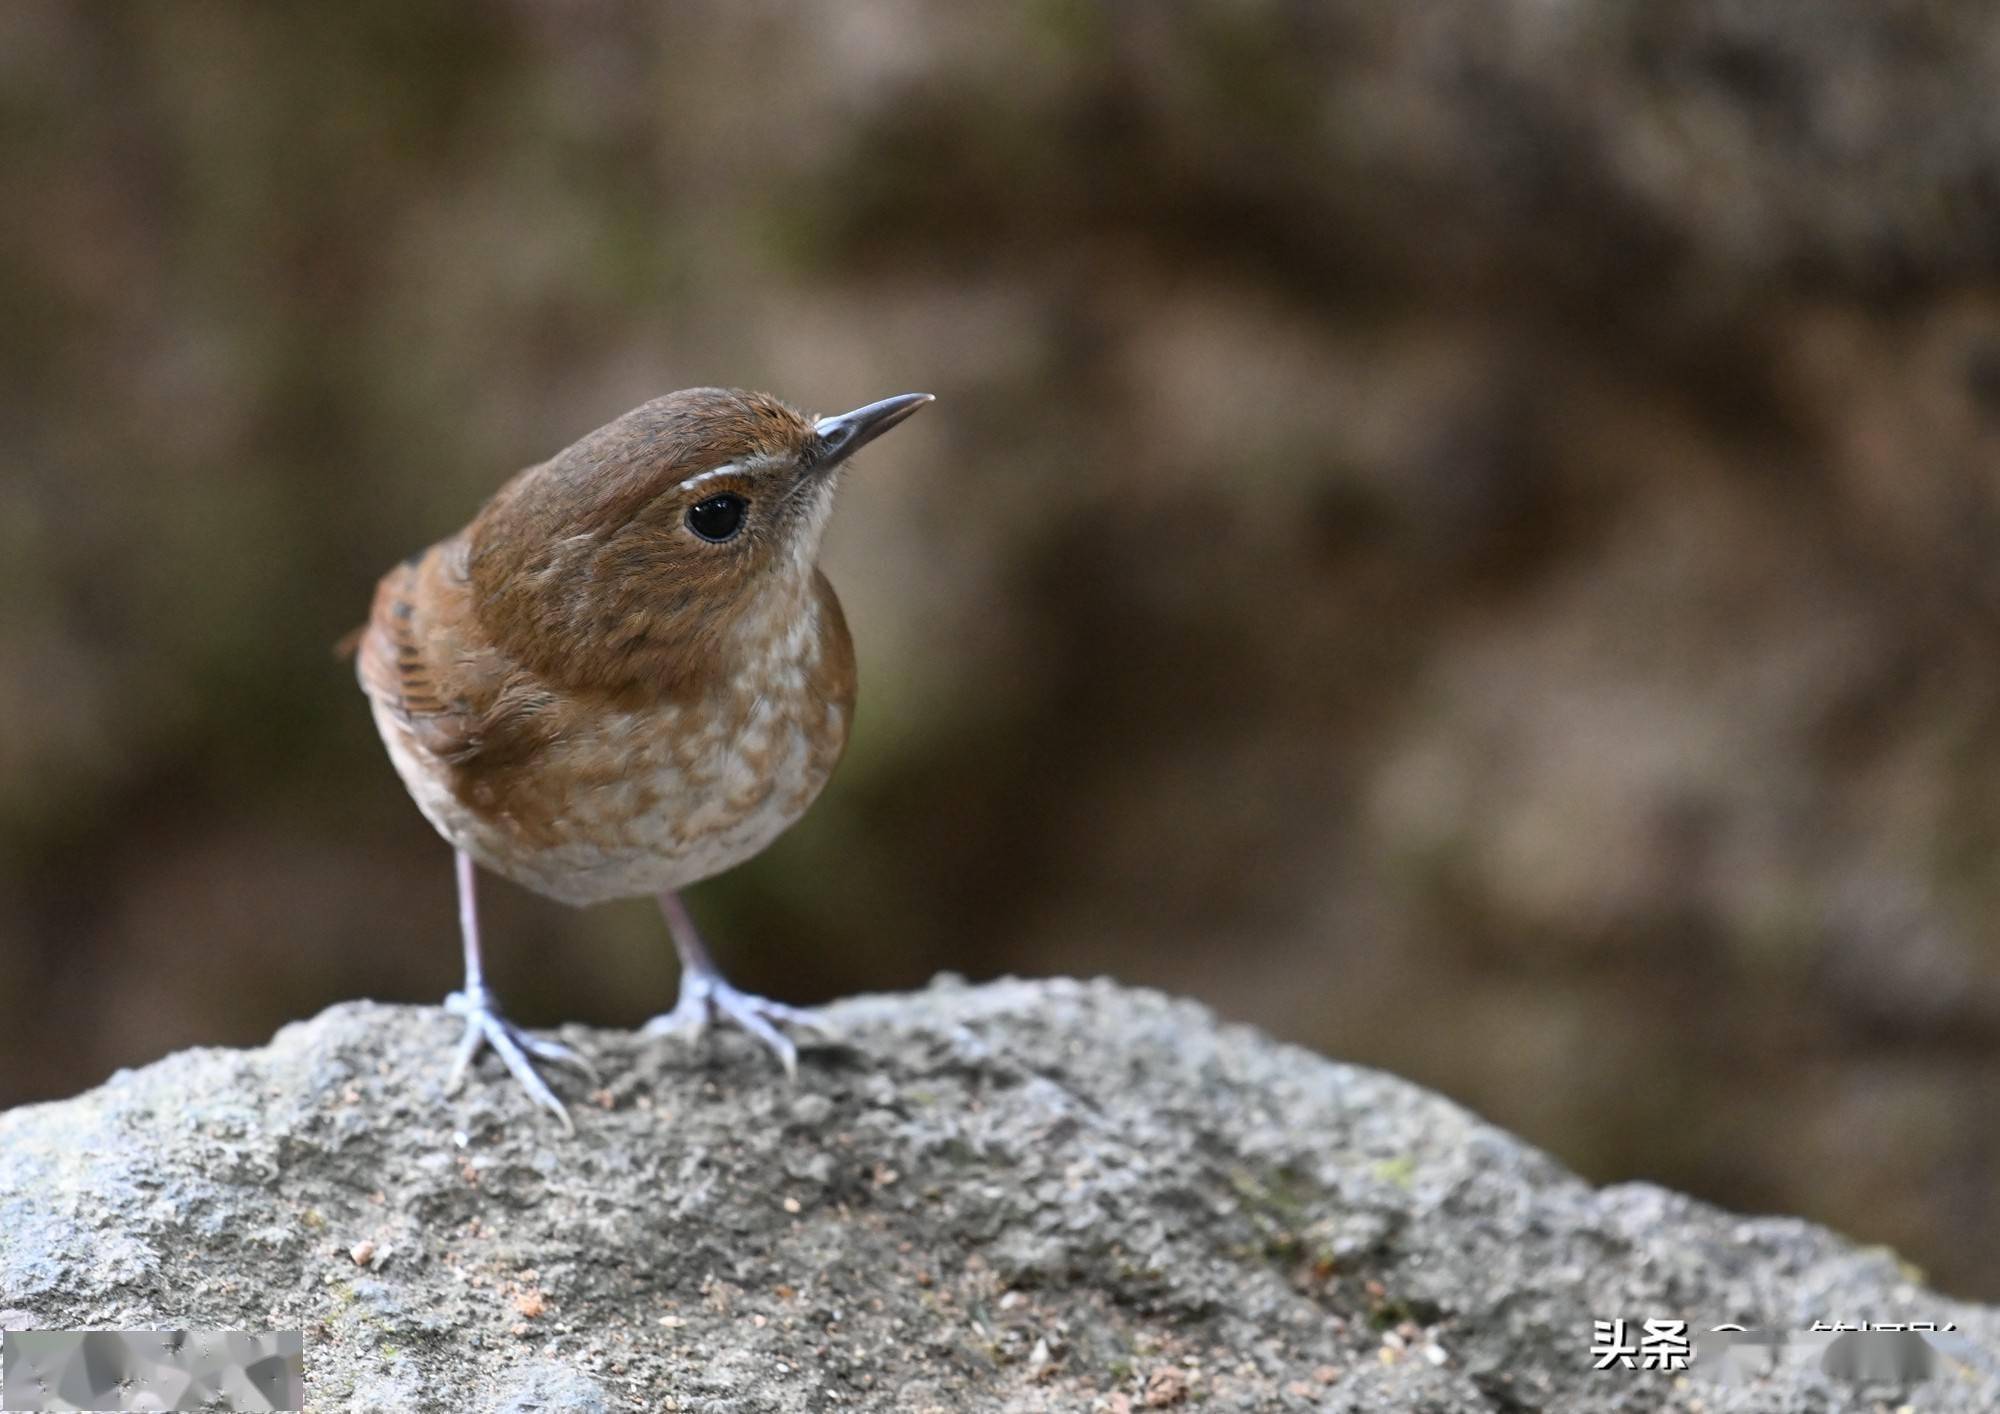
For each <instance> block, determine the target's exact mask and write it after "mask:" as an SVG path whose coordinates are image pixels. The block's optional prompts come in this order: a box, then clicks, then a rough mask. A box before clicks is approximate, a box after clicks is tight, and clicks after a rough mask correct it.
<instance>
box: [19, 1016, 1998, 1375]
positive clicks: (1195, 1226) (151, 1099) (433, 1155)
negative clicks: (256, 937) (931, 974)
mask: <svg viewBox="0 0 2000 1414" xmlns="http://www.w3.org/2000/svg"><path fill="white" fill-rule="evenodd" d="M827 1018H828V1020H827V1044H825V1045H823V1046H818V1047H815V1048H813V1049H812V1050H811V1051H810V1052H809V1053H808V1056H807V1058H806V1063H805V1065H804V1066H803V1069H802V1074H801V1077H800V1080H799V1083H798V1084H797V1085H796V1086H788V1085H786V1084H785V1083H784V1082H783V1081H782V1080H781V1079H780V1078H779V1077H778V1076H777V1074H776V1073H775V1072H774V1071H773V1070H772V1068H771V1066H770V1065H769V1062H768V1060H767V1059H766V1058H764V1057H763V1056H761V1055H760V1054H758V1053H756V1052H754V1051H753V1050H752V1049H751V1048H750V1047H749V1045H748V1044H747V1043H746V1042H744V1041H743V1039H742V1038H741V1037H739V1036H735V1035H733V1034H730V1035H723V1036H719V1037H717V1038H716V1039H715V1040H714V1041H713V1042H712V1048H711V1050H710V1051H709V1053H708V1054H707V1055H706V1056H697V1055H693V1054H690V1053H689V1052H687V1051H686V1050H684V1049H681V1048H677V1047H676V1046H674V1045H673V1044H671V1043H669V1042H665V1041H648V1040H643V1039H640V1038H638V1037H635V1036H632V1035H626V1034H622V1033H605V1032H593V1031H588V1030H584V1029H582V1028H573V1029H572V1030H570V1031H569V1032H568V1033H567V1035H568V1039H570V1040H571V1041H572V1042H574V1043H575V1044H577V1045H579V1046H581V1047H583V1048H584V1049H585V1050H586V1051H587V1052H589V1053H590V1054H591V1055H592V1056H593V1057H594V1058H595V1059H596V1061H597V1064H598V1065H599V1067H600V1068H601V1070H602V1072H603V1075H604V1077H605V1079H606V1083H607V1088H606V1089H605V1090H604V1091H601V1092H599V1093H598V1094H597V1095H596V1096H595V1097H594V1102H593V1100H592V1099H580V1100H579V1102H578V1103H577V1105H576V1111H577V1120H578V1132H577V1134H576V1136H575V1137H574V1138H565V1137H563V1136H562V1135H561V1134H560V1133H559V1132H558V1131H557V1130H556V1129H555V1127H554V1126H552V1125H551V1124H549V1123H547V1122H545V1121H544V1120H541V1119H539V1118H538V1117H537V1116H536V1115H535V1113H534V1112H533V1111H532V1110H531V1109H530V1108H529V1107H528V1106H527V1104H526V1103H525V1101H524V1100H523V1099H522V1098H521V1096H520V1095H519V1094H518V1093H517V1092H516V1091H515V1090H514V1088H513V1087H512V1086H511V1084H509V1083H505V1082H503V1080H502V1079H501V1078H500V1077H499V1076H498V1075H497V1074H496V1073H493V1072H492V1071H490V1070H488V1071H483V1072H482V1073H481V1074H480V1075H479V1076H477V1077H475V1079H474V1080H473V1082H471V1083H469V1084H468V1086H467V1088H466V1090H465V1092H464V1093H463V1094H462V1095H460V1096H459V1097H457V1098H453V1099H445V1098H443V1097H441V1096H440V1094H439V1076H440V1072H441V1070H442V1067H443V1064H444V1056H445V1053H446V1052H447V1051H448V1049H449V1046H450V1043H451V1041H452V1040H453V1038H454V1035H455V1024H454V1023H451V1022H448V1021H447V1020H446V1019H445V1018H443V1017H442V1016H441V1015H440V1014H439V1013H438V1012H437V1011H435V1010H425V1009H417V1008H410V1007H391V1006H381V1005H375V1004H370V1003H357V1004H351V1005H343V1006H339V1007H335V1008H333V1009H332V1010H330V1011H328V1012H326V1013H325V1014H324V1015H322V1016H320V1017H317V1018H316V1019H314V1020H312V1021H308V1022H304V1023H301V1024H298V1025H294V1026H290V1027H287V1028H286V1029H285V1030H284V1031H282V1032H281V1033H280V1034H279V1035H278V1036H277V1038H276V1039H275V1040H274V1041H273V1042H272V1043H271V1045H270V1046H268V1047H266V1048H264V1049H262V1050H254V1051H226V1050H202V1051H191V1052H186V1053H183V1054H180V1055H175V1056H171V1057H169V1058H167V1059H166V1060H163V1061H161V1062H159V1063H158V1064H155V1065H151V1066H148V1067H146V1068H145V1069H144V1070H141V1071H137V1072H125V1073H121V1074H119V1075H118V1076H116V1077H114V1078H113V1079H112V1080H111V1081H110V1083H108V1084H106V1085H104V1086H103V1087H101V1088H100V1089H97V1090H95V1091H92V1092H91V1093H89V1094H87V1095H84V1096H81V1097H79V1098H77V1099H75V1100H70V1101H66V1102H62V1103H58V1104H49V1105H40V1106H34V1107H29V1108H24V1109H20V1110H16V1111H13V1112H11V1113H9V1114H6V1115H0V1308H12V1309H11V1312H10V1316H11V1323H12V1324H15V1325H20V1324H30V1325H33V1326H37V1327H76V1326H87V1325H95V1326H110V1327H119V1326H124V1327H131V1326H142V1325H162V1324H171V1325H184V1326H205V1327H223V1328H238V1329H242V1328H249V1329H277V1328H291V1327H302V1328H303V1329H304V1330H305V1332H306V1348H307V1359H308V1387H309V1390H310V1391H311V1403H312V1407H313V1408H315V1409H321V1410H409V1411H420V1410H453V1411H458V1410H466V1409H479V1410H505V1411H518V1414H527V1411H531V1410H533V1411H595V1410H622V1409H645V1410H657V1409H702V1410H741V1411H752V1410H814V1411H817V1410H824V1409H831V1408H867V1409H894V1410H910V1411H917V1410H927V1409H940V1410H944V1409H951V1410H957V1409H1027V1410H1035V1409H1127V1408H1164V1407H1172V1406H1174V1405H1176V1404H1186V1405H1189V1406H1195V1405H1198V1406H1200V1407H1202V1408H1207V1409H1260V1410H1261V1409H1335V1410H1377V1409H1380V1410H1390V1409H1395V1410H1438V1411H1475V1412H1476V1411H1498V1412H1499V1414H1515V1412H1516V1411H1524V1410H1564V1411H1568V1410H1579V1411H1582V1410H1614V1409H1616V1410H1651V1409H1687V1410H1696V1409H1710V1410H1728V1409H1759V1410H1762V1409H1799V1410H1842V1409H1856V1410H1859V1409H1870V1408H1874V1407H1877V1405H1878V1403H1880V1402H1883V1401H1887V1402H1888V1403H1889V1404H1894V1403H1895V1402H1896V1401H1897V1400H1898V1399H1900V1398H1902V1397H1904V1395H1905V1394H1906V1393H1908V1392H1903V1391H1897V1390H1894V1389H1872V1390H1871V1389H1867V1388H1856V1387H1851V1386H1841V1385H1833V1384H1828V1383H1826V1382H1824V1381H1822V1380H1819V1379H1818V1378H1817V1377H1816V1376H1808V1375H1794V1376H1787V1377H1786V1380H1785V1381H1784V1382H1780V1383H1777V1384H1766V1385H1763V1386H1758V1387H1742V1388H1734V1387H1724V1386H1721V1385H1718V1384H1715V1383H1711V1382H1709V1381H1708V1380H1706V1379H1704V1378H1702V1377H1701V1376H1700V1375H1699V1374H1698V1373H1696V1374H1689V1375H1683V1376H1680V1377H1678V1379H1677V1378H1676V1377H1675V1376H1672V1375H1670V1374H1664V1373H1660V1372H1656V1371H1619V1370H1614V1371H1606V1372H1593V1371H1592V1370H1591V1369H1590V1366H1591V1360H1590V1358H1589V1346H1590V1344H1591V1336H1592V1332H1591V1322H1592V1320H1593V1318H1599V1317H1607V1318H1608V1317H1617V1316H1622V1317H1625V1318H1628V1319H1630V1320H1632V1321H1633V1322H1634V1323H1635V1325H1636V1323H1637V1322H1639V1321H1641V1320H1643V1319H1645V1318H1648V1317H1686V1318H1688V1319H1690V1320H1691V1321H1693V1322H1694V1323H1695V1325H1696V1327H1697V1329H1699V1328H1703V1327H1705V1326H1707V1325H1710V1324H1714V1323H1718V1322H1722V1321H1725V1320H1733V1321H1736V1322H1739V1323H1742V1324H1745V1325H1751V1326H1767V1327H1779V1328H1786V1329H1798V1328H1800V1327H1803V1326H1805V1325H1808V1324H1810V1322H1811V1321H1812V1320H1814V1319H1815V1318H1819V1317H1827V1318H1844V1319H1855V1320H1859V1319H1872V1320H1905V1321H1908V1320H1921V1319H1929V1320H1937V1321H1941V1322H1942V1321H1947V1320H1949V1321H1954V1322H1956V1323H1957V1324H1958V1326H1959V1328H1960V1330H1961V1331H1962V1332H1963V1333H1964V1334H1965V1335H1967V1336H1968V1337H1970V1338H1971V1339H1972V1340H1973V1341H1975V1342H1977V1343H1978V1344H1979V1345H1980V1346H1982V1347H1983V1348H1985V1349H2000V1313H1996V1312H1994V1311H1991V1310H1986V1309H1981V1308H1975V1307H1969V1306H1964V1305H1959V1304H1955V1303H1952V1302H1948V1301H1945V1300H1943V1299H1941V1298H1938V1297H1934V1296H1932V1295H1930V1294H1928V1293H1926V1292H1924V1291H1923V1290H1921V1289H1920V1288H1919V1287H1918V1286H1917V1284H1916V1282H1915V1281H1914V1280H1913V1278H1912V1276H1911V1274H1910V1273H1908V1272H1907V1271H1906V1270H1905V1269H1903V1268H1902V1267H1900V1266H1899V1264H1898V1262H1897V1260H1896V1258H1895V1257H1894V1256H1893V1254H1891V1253H1888V1252H1886V1251H1881V1250H1858V1249H1856V1248H1854V1247H1852V1246H1850V1245H1849V1244H1847V1243H1845V1242H1843V1241H1842V1240H1841V1239H1839V1238H1837V1237H1834V1236H1832V1235H1830V1234H1828V1233H1826V1232H1824V1231H1822V1230H1819V1229H1817V1228H1814V1227H1811V1226H1808V1225H1807V1224H1804V1223H1801V1222H1797V1221H1792V1220H1787V1219H1761V1218H1760V1219H1747V1218H1739V1217H1734V1216H1731V1215H1728V1214H1725V1213H1721V1212H1717V1211H1715V1210H1713V1209H1710V1208H1707V1207H1704V1206H1703V1205H1701V1204H1699V1203H1696V1202H1693V1201H1691V1200H1689V1199H1686V1198H1682V1197H1678V1196H1676V1195H1674V1194H1671V1193H1666V1192H1662V1191H1660V1190H1658V1189H1656V1188H1652V1187H1649V1186H1646V1185H1638V1184H1628V1185H1622V1186H1619V1187H1615V1188H1608V1189H1603V1190H1596V1189H1592V1188H1591V1187H1589V1186H1588V1185H1586V1184H1584V1183H1582V1182H1581V1181H1579V1180H1578V1179H1576V1178H1574V1177H1572V1176H1571V1175H1569V1174H1567V1173H1565V1172H1564V1171H1563V1170H1561V1169H1560V1168H1558V1167H1557V1166H1556V1165H1555V1164H1554V1163H1552V1162H1551V1161H1550V1160H1549V1159H1548V1158H1547V1157H1545V1156H1544V1155H1542V1154H1540V1153H1538V1152H1536V1151H1534V1150H1532V1149H1530V1148H1528V1147H1526V1146H1525V1145H1523V1144H1522V1143H1520V1142H1519V1141H1517V1140H1515V1139H1513V1138H1510V1137H1509V1136H1508V1135H1506V1134H1504V1133H1501V1132H1500V1131H1498V1130H1496V1129H1494V1128H1492V1127H1491V1126H1489V1125H1487V1124H1485V1123H1483V1122H1481V1121H1480V1120H1478V1119H1477V1118H1475V1117H1473V1116H1472V1115H1470V1114H1468V1113H1466V1112H1465V1111H1463V1110H1462V1109H1460V1108H1458V1107H1457V1106H1455V1105H1453V1104H1451V1103H1449V1102H1448V1101H1445V1100H1443V1099H1440V1098H1438V1097H1437V1096H1435V1095H1432V1094H1429V1093H1427V1092H1425V1091H1423V1090H1420V1089H1418V1088H1416V1087H1414V1086H1412V1085H1409V1084H1407V1083H1404V1082H1402V1081H1399V1080H1396V1079H1393V1078H1391V1077H1389V1076H1386V1075H1382V1074H1379V1073H1375V1072H1371V1071H1367V1070H1361V1069H1357V1068H1354V1067H1351V1066H1344V1065H1339V1064H1333V1063H1329V1062H1327V1061H1325V1060H1322V1059H1319V1058H1317V1057H1315V1056H1312V1055H1310V1054H1307V1053H1306V1052H1303V1051H1300V1050H1297V1049H1294V1048H1291V1047H1287V1046H1282V1045H1278V1044H1275V1043H1273V1042H1272V1041H1270V1040H1268V1039H1267V1038H1265V1037H1263V1036H1261V1035H1259V1034H1257V1033H1255V1032H1253V1031H1250V1030H1248V1029H1245V1028H1241V1027H1231V1026H1221V1025H1218V1024H1217V1022H1216V1021H1215V1019H1214V1018H1213V1017H1212V1016H1211V1015H1210V1014H1209V1013H1207V1012H1206V1011H1204V1010H1203V1009H1202V1008H1200V1007H1198V1006H1195V1005H1193V1004H1191V1003H1187V1002H1180V1001H1173V1000H1169V999H1167V998H1164V997H1162V996H1159V995H1157V994H1154V993H1148V992H1135V991H1129V990H1124V989H1121V988H1118V987H1115V986H1113V985H1110V984H1108V983H1102V982H1097V983H1078V982H1071V981H1053V982H1038V983H1030V982H1003V983H996V984H993V985H988V986H980V987H963V986H939V987H936V988H933V989H932V990H930V991H928V992H925V993H922V994H918V995H912V996H896V997H877V998H863V999H858V1000H855V1001H851V1002H847V1003H844V1004H841V1005H839V1006H837V1007H835V1008H832V1009H831V1010H830V1011H829V1012H828V1013H827ZM487 1064H488V1065H489V1066H490V1064H491V1063H490V1062H488V1063H487ZM572 1093H574V1092H573V1091H572ZM1660 1122H1661V1123H1663V1124H1667V1123H1674V1122H1675V1117H1674V1116H1673V1115H1671V1114H1663V1115H1662V1116H1661V1117H1660ZM1910 1397H1911V1398H1912V1399H1913V1401H1914V1402H1915V1403H1916V1405H1917V1406H1918V1407H1920V1408H1922V1409H1925V1410H1959V1409H1963V1410H1973V1409H1984V1410H1991V1409H1993V1408H1996V1407H2000V1379H1996V1378H1995V1376H1994V1375H1993V1374H1992V1373H1991V1371H1990V1368H1989V1369H1986V1370H1980V1369H1977V1368H1973V1367H1968V1366H1964V1365H1958V1364H1953V1365H1950V1366H1948V1367H1946V1369H1945V1370H1944V1371H1943V1372H1941V1373H1940V1374H1939V1375H1937V1376H1936V1377H1935V1378H1934V1379H1932V1380H1931V1381H1930V1382H1928V1383H1925V1384H1923V1385H1921V1386H1919V1387H1918V1390H1917V1391H1916V1392H1915V1393H1914V1394H1913V1395H1910Z"/></svg>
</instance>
